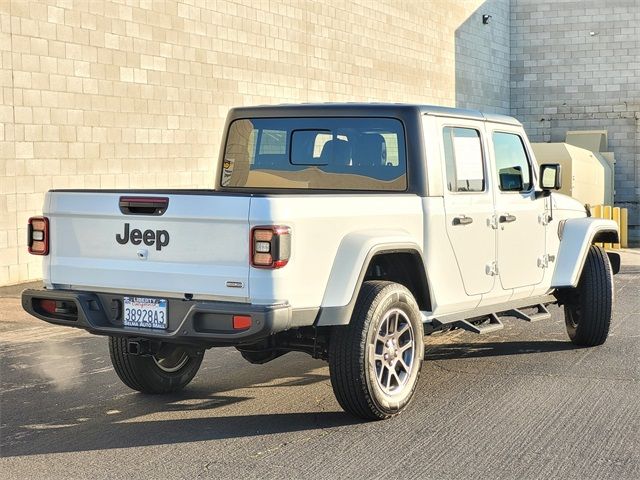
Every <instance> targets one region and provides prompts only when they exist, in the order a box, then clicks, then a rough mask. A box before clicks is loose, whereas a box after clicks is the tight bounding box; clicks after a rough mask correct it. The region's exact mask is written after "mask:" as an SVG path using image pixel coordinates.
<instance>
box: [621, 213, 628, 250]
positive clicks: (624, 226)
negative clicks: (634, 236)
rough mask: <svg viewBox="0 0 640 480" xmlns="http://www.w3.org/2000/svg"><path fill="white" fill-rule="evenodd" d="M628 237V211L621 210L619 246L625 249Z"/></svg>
mask: <svg viewBox="0 0 640 480" xmlns="http://www.w3.org/2000/svg"><path fill="white" fill-rule="evenodd" d="M628 235H629V210H627V209H626V208H623V209H621V210H620V245H621V246H622V248H627V247H628V246H629V243H628Z"/></svg>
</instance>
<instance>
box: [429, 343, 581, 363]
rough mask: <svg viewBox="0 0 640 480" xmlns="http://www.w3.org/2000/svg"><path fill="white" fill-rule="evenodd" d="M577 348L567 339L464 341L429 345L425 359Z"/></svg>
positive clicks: (488, 355)
mask: <svg viewBox="0 0 640 480" xmlns="http://www.w3.org/2000/svg"><path fill="white" fill-rule="evenodd" d="M577 348H579V347H576V346H575V345H573V344H572V343H570V342H569V341H565V340H543V341H534V342H522V341H516V342H509V341H506V342H476V343H468V342H464V343H451V344H442V345H433V346H429V345H427V346H426V347H425V361H428V360H453V359H461V358H481V357H498V356H505V355H523V354H532V353H548V352H560V351H566V350H575V349H577Z"/></svg>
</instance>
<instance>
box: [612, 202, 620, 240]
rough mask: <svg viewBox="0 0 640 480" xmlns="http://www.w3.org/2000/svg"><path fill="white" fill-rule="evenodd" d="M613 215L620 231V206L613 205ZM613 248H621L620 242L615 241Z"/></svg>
mask: <svg viewBox="0 0 640 480" xmlns="http://www.w3.org/2000/svg"><path fill="white" fill-rule="evenodd" d="M612 216H613V221H614V222H616V223H617V224H618V232H620V207H613V209H612ZM613 248H615V249H619V248H620V243H614V244H613Z"/></svg>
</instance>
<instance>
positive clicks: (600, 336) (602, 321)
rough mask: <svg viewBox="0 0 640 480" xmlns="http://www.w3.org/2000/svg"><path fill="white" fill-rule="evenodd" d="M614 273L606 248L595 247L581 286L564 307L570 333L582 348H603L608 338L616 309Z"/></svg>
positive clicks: (588, 259) (588, 255) (580, 282)
mask: <svg viewBox="0 0 640 480" xmlns="http://www.w3.org/2000/svg"><path fill="white" fill-rule="evenodd" d="M613 297H614V292H613V272H612V271H611V264H610V263H609V257H607V254H606V252H605V251H604V249H603V248H601V247H597V246H595V245H592V246H591V247H590V248H589V252H588V253H587V259H586V261H585V264H584V268H583V269H582V274H581V275H580V281H579V282H578V286H577V287H576V288H575V289H574V291H573V292H572V295H571V296H570V300H569V301H568V302H567V303H565V306H564V318H565V323H566V325H567V333H568V334H569V338H570V339H571V341H572V342H573V343H574V344H576V345H579V346H581V347H594V346H596V345H602V344H603V343H604V342H605V341H606V340H607V337H608V336H609V328H610V326H611V313H612V307H613Z"/></svg>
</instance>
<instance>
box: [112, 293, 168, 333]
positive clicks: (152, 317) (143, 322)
mask: <svg viewBox="0 0 640 480" xmlns="http://www.w3.org/2000/svg"><path fill="white" fill-rule="evenodd" d="M122 307H123V308H122V321H123V323H124V326H125V327H136V328H149V329H153V330H166V329H167V328H169V306H168V302H167V299H166V298H149V297H123V299H122Z"/></svg>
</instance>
